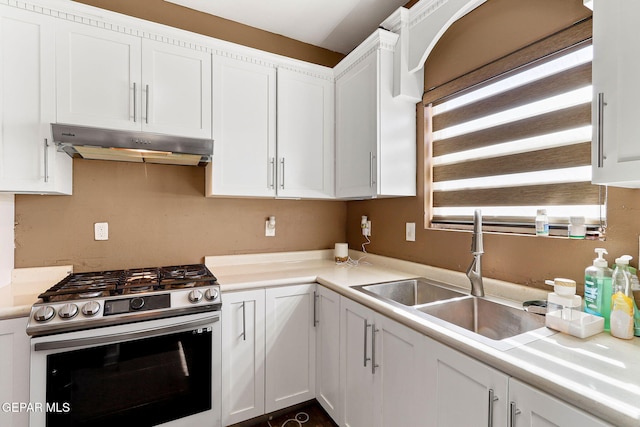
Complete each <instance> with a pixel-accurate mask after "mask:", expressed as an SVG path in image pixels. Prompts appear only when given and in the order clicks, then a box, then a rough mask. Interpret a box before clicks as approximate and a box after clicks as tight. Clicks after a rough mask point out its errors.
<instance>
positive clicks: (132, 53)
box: [56, 22, 142, 130]
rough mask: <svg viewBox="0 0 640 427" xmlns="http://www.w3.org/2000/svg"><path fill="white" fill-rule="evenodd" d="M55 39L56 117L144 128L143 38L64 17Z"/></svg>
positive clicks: (68, 121) (114, 125)
mask: <svg viewBox="0 0 640 427" xmlns="http://www.w3.org/2000/svg"><path fill="white" fill-rule="evenodd" d="M56 44H57V50H56V74H57V76H56V80H57V108H58V110H57V117H58V120H57V121H58V122H59V123H70V124H77V125H84V126H97V127H104V128H112V129H129V130H140V129H141V119H142V118H141V115H140V112H141V101H142V100H141V90H140V89H141V80H140V78H141V77H140V70H141V68H140V61H141V53H140V52H141V51H140V49H141V40H140V38H139V37H135V36H131V35H128V34H123V33H119V32H116V31H109V30H106V29H101V28H96V27H91V26H88V25H82V24H75V23H69V22H63V23H60V27H59V29H58V32H57V38H56Z"/></svg>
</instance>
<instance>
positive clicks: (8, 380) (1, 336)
mask: <svg viewBox="0 0 640 427" xmlns="http://www.w3.org/2000/svg"><path fill="white" fill-rule="evenodd" d="M26 326H27V319H26V318H25V317H22V318H18V319H9V320H2V321H0V349H2V351H0V402H2V403H11V402H15V403H26V402H29V360H30V351H31V350H30V341H29V336H28V335H27V333H26ZM0 425H3V426H13V427H26V426H28V425H29V413H28V412H26V411H22V412H11V411H4V410H0Z"/></svg>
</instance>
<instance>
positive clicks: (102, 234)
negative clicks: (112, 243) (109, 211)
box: [93, 222, 109, 240]
mask: <svg viewBox="0 0 640 427" xmlns="http://www.w3.org/2000/svg"><path fill="white" fill-rule="evenodd" d="M93 238H94V239H95V240H109V223H108V222H96V223H95V224H93Z"/></svg>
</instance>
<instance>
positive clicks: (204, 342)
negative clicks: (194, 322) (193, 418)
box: [47, 329, 212, 427]
mask: <svg viewBox="0 0 640 427" xmlns="http://www.w3.org/2000/svg"><path fill="white" fill-rule="evenodd" d="M211 351H212V332H211V330H208V331H207V330H203V329H200V330H193V331H187V332H180V333H175V334H170V335H162V336H158V337H151V338H145V339H141V340H135V341H126V342H122V343H117V344H109V345H104V346H99V347H92V348H86V349H81V350H74V351H68V352H64V353H57V354H52V355H49V356H47V403H48V404H51V403H54V404H58V405H59V406H60V407H63V405H65V404H68V407H69V411H67V412H65V411H58V412H49V413H47V427H55V426H65V427H68V426H85V425H86V426H94V427H95V426H107V425H108V426H111V427H113V426H117V425H135V426H140V427H142V426H153V425H157V424H161V423H163V422H167V421H171V420H175V419H179V418H182V417H186V416H188V415H192V414H195V413H198V412H202V411H206V410H209V409H211Z"/></svg>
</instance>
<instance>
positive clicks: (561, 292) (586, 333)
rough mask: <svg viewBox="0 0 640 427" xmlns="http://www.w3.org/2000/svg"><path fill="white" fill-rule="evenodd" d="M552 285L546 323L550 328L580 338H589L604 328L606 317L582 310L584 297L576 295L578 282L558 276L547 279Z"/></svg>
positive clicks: (547, 282)
mask: <svg viewBox="0 0 640 427" xmlns="http://www.w3.org/2000/svg"><path fill="white" fill-rule="evenodd" d="M545 283H546V284H547V285H552V286H553V290H554V291H555V292H552V293H550V294H549V295H548V302H549V306H548V308H549V309H548V310H547V315H546V316H545V324H546V326H547V327H548V328H551V329H555V330H556V331H560V332H564V333H565V334H569V335H573V336H574V337H578V338H587V337H590V336H592V335H595V334H598V333H600V332H602V331H603V330H604V317H600V316H594V315H593V314H589V313H585V312H583V311H582V297H580V295H576V294H575V293H576V282H575V281H573V280H571V279H562V278H556V279H554V280H553V281H551V280H547V281H545Z"/></svg>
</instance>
